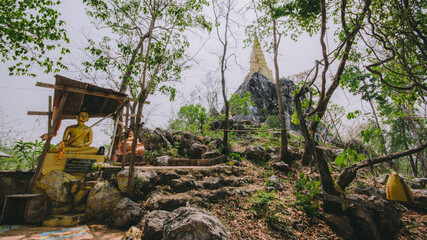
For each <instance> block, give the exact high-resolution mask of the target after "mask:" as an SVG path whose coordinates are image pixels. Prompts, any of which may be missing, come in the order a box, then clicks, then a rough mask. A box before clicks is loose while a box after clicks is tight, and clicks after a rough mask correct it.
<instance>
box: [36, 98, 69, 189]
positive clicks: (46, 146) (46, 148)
mask: <svg viewBox="0 0 427 240" xmlns="http://www.w3.org/2000/svg"><path fill="white" fill-rule="evenodd" d="M67 96H68V93H67V92H64V93H63V95H62V97H61V101H60V103H59V106H58V114H56V116H55V118H54V119H53V123H52V127H51V128H50V129H48V138H47V140H46V142H45V144H44V148H43V152H42V154H41V155H40V157H39V161H38V164H37V169H36V172H35V173H34V176H33V177H32V178H31V181H30V185H29V186H28V193H31V192H32V191H33V188H34V186H35V185H36V181H37V179H38V178H39V177H40V173H41V170H42V167H43V164H44V160H45V158H46V154H47V152H48V151H49V150H50V141H51V140H52V138H53V134H54V132H55V130H56V128H57V126H58V124H59V120H60V117H61V115H62V109H63V108H64V104H65V101H66V100H67Z"/></svg>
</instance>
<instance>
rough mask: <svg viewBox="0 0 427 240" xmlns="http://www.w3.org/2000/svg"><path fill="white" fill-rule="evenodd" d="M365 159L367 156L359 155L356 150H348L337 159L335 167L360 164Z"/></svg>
mask: <svg viewBox="0 0 427 240" xmlns="http://www.w3.org/2000/svg"><path fill="white" fill-rule="evenodd" d="M364 159H365V155H363V154H359V153H357V151H356V150H351V149H350V148H347V149H346V150H345V151H343V152H342V153H341V155H340V156H338V157H336V158H335V165H336V166H338V167H341V166H350V165H351V164H353V163H356V162H360V161H362V160H364Z"/></svg>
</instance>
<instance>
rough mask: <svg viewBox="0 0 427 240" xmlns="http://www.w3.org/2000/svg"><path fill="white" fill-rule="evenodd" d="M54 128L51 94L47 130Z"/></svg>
mask: <svg viewBox="0 0 427 240" xmlns="http://www.w3.org/2000/svg"><path fill="white" fill-rule="evenodd" d="M51 128H52V96H49V109H48V116H47V132H48V133H49V132H50V129H51Z"/></svg>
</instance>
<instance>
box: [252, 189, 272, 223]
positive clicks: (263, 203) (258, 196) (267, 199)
mask: <svg viewBox="0 0 427 240" xmlns="http://www.w3.org/2000/svg"><path fill="white" fill-rule="evenodd" d="M274 200H276V196H275V191H274V190H273V191H271V192H266V191H264V190H259V191H257V192H256V193H255V194H254V195H252V197H251V203H252V207H251V211H252V212H254V213H256V214H257V216H259V217H261V218H263V217H265V216H267V215H268V211H269V209H270V205H271V202H272V201H274Z"/></svg>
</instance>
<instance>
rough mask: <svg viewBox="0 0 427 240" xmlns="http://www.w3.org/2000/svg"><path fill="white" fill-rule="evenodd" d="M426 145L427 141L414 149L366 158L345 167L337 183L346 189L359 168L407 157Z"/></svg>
mask: <svg viewBox="0 0 427 240" xmlns="http://www.w3.org/2000/svg"><path fill="white" fill-rule="evenodd" d="M426 147H427V142H425V143H423V144H421V145H419V146H417V147H415V148H413V149H410V150H407V151H403V152H398V153H393V154H389V155H386V156H381V157H376V158H372V159H367V160H364V161H362V162H358V163H355V164H353V165H351V166H350V167H348V168H346V169H344V171H343V172H342V173H341V175H340V177H339V179H338V182H337V183H338V185H339V186H340V187H341V189H343V190H344V189H345V188H346V187H347V186H348V185H349V184H350V183H351V182H352V181H353V180H354V178H355V177H356V173H357V171H358V170H359V169H361V168H364V167H368V166H373V165H375V164H379V163H383V162H387V161H391V160H393V159H397V158H400V157H405V156H408V155H410V154H414V153H417V152H420V151H423V150H424V149H425V148H426Z"/></svg>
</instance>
